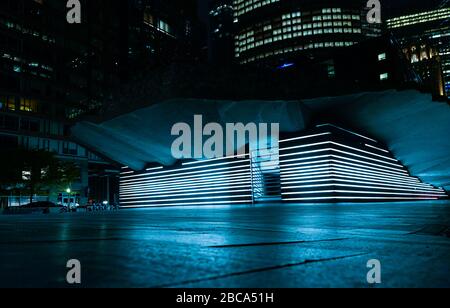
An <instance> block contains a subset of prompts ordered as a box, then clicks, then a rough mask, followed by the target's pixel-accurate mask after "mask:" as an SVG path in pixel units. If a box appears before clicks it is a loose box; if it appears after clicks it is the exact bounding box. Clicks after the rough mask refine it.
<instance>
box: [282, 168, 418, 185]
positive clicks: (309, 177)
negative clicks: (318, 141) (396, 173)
mask: <svg viewBox="0 0 450 308" xmlns="http://www.w3.org/2000/svg"><path fill="white" fill-rule="evenodd" d="M318 174H321V175H314V176H304V177H289V178H287V180H286V181H284V178H283V177H282V184H284V183H287V182H289V183H290V182H292V179H297V180H303V179H315V178H323V177H327V176H328V177H333V176H339V177H341V178H349V179H365V180H370V181H375V180H381V179H382V178H381V177H369V176H362V175H358V174H355V175H354V176H351V175H349V174H348V173H344V172H339V171H331V172H329V173H328V172H319V173H318ZM290 178H292V179H290ZM383 180H384V181H386V182H390V183H396V184H406V183H408V184H417V185H419V184H421V183H420V181H419V180H417V181H400V180H393V179H383Z"/></svg>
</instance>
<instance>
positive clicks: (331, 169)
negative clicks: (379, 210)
mask: <svg viewBox="0 0 450 308" xmlns="http://www.w3.org/2000/svg"><path fill="white" fill-rule="evenodd" d="M322 170H323V171H319V170H316V171H314V172H308V173H304V172H297V173H293V174H284V173H281V178H297V177H300V178H304V177H306V176H310V175H317V174H324V173H325V172H328V173H329V174H330V175H331V174H333V173H334V172H335V173H337V174H343V175H355V176H361V177H367V178H373V179H384V180H386V181H399V182H414V183H417V182H420V181H419V179H416V178H413V177H407V178H403V177H393V176H387V175H376V176H374V174H372V173H368V172H361V171H350V172H349V170H345V169H341V168H334V167H329V168H323V169H322Z"/></svg>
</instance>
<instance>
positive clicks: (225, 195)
mask: <svg viewBox="0 0 450 308" xmlns="http://www.w3.org/2000/svg"><path fill="white" fill-rule="evenodd" d="M232 193H251V189H239V190H225V191H216V192H200V193H197V192H196V193H192V192H191V193H184V194H165V195H164V194H152V195H150V196H139V197H124V196H121V197H120V200H141V199H145V200H152V199H153V200H155V199H158V198H178V197H185V196H205V195H217V194H221V195H222V196H221V197H222V198H229V197H230V196H232V195H231V194H232Z"/></svg>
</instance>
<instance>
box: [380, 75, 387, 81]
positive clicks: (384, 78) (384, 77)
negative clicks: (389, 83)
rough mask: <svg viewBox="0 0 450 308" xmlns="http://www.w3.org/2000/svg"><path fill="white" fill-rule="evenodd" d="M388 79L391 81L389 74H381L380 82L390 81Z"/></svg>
mask: <svg viewBox="0 0 450 308" xmlns="http://www.w3.org/2000/svg"><path fill="white" fill-rule="evenodd" d="M388 79H389V74H388V73H383V74H380V80H381V81H383V80H388Z"/></svg>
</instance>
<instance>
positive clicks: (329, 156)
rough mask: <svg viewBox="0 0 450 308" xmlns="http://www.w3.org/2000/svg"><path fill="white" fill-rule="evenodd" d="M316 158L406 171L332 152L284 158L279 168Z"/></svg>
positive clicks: (401, 170)
mask: <svg viewBox="0 0 450 308" xmlns="http://www.w3.org/2000/svg"><path fill="white" fill-rule="evenodd" d="M316 158H337V159H342V160H346V161H351V162H356V163H358V164H364V167H366V165H369V166H375V167H377V169H380V168H381V169H389V170H392V171H396V172H401V173H406V174H407V173H408V172H407V171H406V170H404V169H403V167H402V168H401V169H400V168H392V167H388V166H382V165H378V164H374V163H370V162H366V161H362V160H358V159H353V158H348V157H343V156H339V155H334V154H328V155H320V156H313V157H302V158H294V159H286V160H282V161H280V167H281V168H283V167H285V166H286V164H285V163H290V162H296V161H304V160H310V159H316ZM307 163H313V162H306V163H305V164H307ZM348 164H350V163H348ZM289 166H290V165H289Z"/></svg>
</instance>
